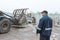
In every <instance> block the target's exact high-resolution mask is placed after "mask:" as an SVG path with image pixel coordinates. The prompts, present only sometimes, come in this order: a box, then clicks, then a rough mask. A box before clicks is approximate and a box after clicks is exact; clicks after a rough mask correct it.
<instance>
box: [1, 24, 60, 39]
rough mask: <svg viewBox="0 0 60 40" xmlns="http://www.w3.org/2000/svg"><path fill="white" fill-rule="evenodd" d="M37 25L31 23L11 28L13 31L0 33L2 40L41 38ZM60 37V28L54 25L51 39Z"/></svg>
mask: <svg viewBox="0 0 60 40" xmlns="http://www.w3.org/2000/svg"><path fill="white" fill-rule="evenodd" d="M35 27H36V25H31V24H29V25H28V26H27V27H26V28H11V31H10V32H9V33H6V34H0V40H39V35H36V29H35ZM59 39H60V28H59V27H53V31H52V36H51V40H59Z"/></svg>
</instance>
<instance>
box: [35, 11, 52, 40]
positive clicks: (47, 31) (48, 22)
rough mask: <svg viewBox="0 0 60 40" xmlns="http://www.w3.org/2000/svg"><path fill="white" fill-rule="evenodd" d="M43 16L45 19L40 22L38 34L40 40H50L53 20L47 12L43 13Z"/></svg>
mask: <svg viewBox="0 0 60 40" xmlns="http://www.w3.org/2000/svg"><path fill="white" fill-rule="evenodd" d="M41 14H42V16H43V17H42V18H41V19H40V21H39V25H38V27H37V32H36V33H37V34H38V33H39V34H40V40H50V36H51V32H52V19H51V18H50V17H49V16H48V12H47V11H43V12H41Z"/></svg>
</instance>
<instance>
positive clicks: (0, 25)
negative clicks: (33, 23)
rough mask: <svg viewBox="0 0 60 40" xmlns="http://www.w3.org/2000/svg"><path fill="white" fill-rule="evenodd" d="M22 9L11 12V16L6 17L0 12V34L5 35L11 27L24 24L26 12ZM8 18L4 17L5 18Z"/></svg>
mask: <svg viewBox="0 0 60 40" xmlns="http://www.w3.org/2000/svg"><path fill="white" fill-rule="evenodd" d="M27 9H28V8H24V9H16V10H14V11H13V16H10V15H7V14H5V13H4V12H2V11H0V33H1V34H3V33H7V32H9V31H10V28H11V25H13V26H14V25H15V26H16V25H23V24H25V23H26V15H25V13H26V10H27ZM5 15H6V16H8V17H10V18H8V17H6V16H5Z"/></svg>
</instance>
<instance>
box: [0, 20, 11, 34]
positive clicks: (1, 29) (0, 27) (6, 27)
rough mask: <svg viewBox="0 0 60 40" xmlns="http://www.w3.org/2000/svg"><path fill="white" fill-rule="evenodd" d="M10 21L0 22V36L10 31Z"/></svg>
mask: <svg viewBox="0 0 60 40" xmlns="http://www.w3.org/2000/svg"><path fill="white" fill-rule="evenodd" d="M10 27H11V24H10V21H9V20H8V19H2V20H1V21H0V34H4V33H8V32H9V31H10Z"/></svg>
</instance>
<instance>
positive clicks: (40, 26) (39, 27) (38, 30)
mask: <svg viewBox="0 0 60 40" xmlns="http://www.w3.org/2000/svg"><path fill="white" fill-rule="evenodd" d="M43 23H44V19H40V20H39V24H38V27H37V32H36V33H40V32H41V30H42V29H41V28H42V27H43Z"/></svg>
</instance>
